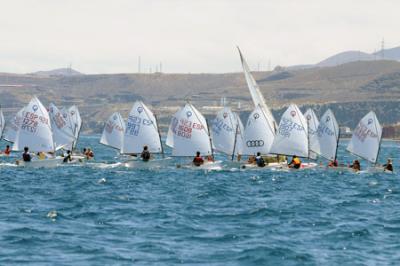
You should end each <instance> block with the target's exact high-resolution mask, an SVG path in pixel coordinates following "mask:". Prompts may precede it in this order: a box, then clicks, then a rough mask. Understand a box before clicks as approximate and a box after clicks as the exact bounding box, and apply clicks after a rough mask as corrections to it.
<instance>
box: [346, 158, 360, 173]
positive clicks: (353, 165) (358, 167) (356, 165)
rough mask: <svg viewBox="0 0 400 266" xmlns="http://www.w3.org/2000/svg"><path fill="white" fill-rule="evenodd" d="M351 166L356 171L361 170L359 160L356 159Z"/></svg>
mask: <svg viewBox="0 0 400 266" xmlns="http://www.w3.org/2000/svg"><path fill="white" fill-rule="evenodd" d="M349 167H350V168H351V169H353V170H354V171H356V172H358V171H361V165H360V161H359V160H354V162H353V164H352V165H350V166H349Z"/></svg>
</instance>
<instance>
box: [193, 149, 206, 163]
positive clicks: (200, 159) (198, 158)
mask: <svg viewBox="0 0 400 266" xmlns="http://www.w3.org/2000/svg"><path fill="white" fill-rule="evenodd" d="M193 164H194V165H195V166H201V165H202V164H204V160H203V158H201V156H200V152H199V151H198V152H196V157H194V159H193Z"/></svg>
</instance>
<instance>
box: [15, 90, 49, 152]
mask: <svg viewBox="0 0 400 266" xmlns="http://www.w3.org/2000/svg"><path fill="white" fill-rule="evenodd" d="M24 147H29V150H30V151H32V152H40V151H43V152H54V150H55V149H54V142H53V134H52V130H51V125H50V117H49V113H48V112H47V110H46V108H45V107H44V106H43V105H42V103H41V102H40V101H39V99H38V98H36V97H34V98H33V99H32V100H31V101H30V103H29V104H28V105H27V106H26V107H25V108H24V111H23V118H22V123H21V125H20V127H19V129H18V132H17V135H16V138H15V142H14V145H13V148H12V149H13V150H14V151H21V150H23V149H24Z"/></svg>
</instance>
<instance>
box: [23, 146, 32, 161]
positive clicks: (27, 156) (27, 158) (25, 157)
mask: <svg viewBox="0 0 400 266" xmlns="http://www.w3.org/2000/svg"><path fill="white" fill-rule="evenodd" d="M31 159H32V157H31V155H30V154H29V148H28V147H25V148H24V153H23V154H22V160H23V161H24V162H30V161H31Z"/></svg>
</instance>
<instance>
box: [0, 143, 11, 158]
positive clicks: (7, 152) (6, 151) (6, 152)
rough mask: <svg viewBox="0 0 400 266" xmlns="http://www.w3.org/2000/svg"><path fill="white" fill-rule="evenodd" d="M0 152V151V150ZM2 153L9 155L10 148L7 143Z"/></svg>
mask: <svg viewBox="0 0 400 266" xmlns="http://www.w3.org/2000/svg"><path fill="white" fill-rule="evenodd" d="M0 153H1V152H0ZM3 153H4V154H5V155H7V156H8V155H10V153H11V149H10V145H7V146H6V149H5V150H4V151H3Z"/></svg>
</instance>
